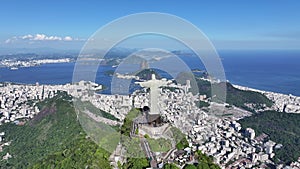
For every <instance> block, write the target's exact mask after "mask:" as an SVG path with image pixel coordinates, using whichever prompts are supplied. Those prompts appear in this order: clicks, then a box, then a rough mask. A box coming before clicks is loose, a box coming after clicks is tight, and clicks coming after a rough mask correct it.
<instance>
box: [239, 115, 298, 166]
mask: <svg viewBox="0 0 300 169" xmlns="http://www.w3.org/2000/svg"><path fill="white" fill-rule="evenodd" d="M299 121H300V114H292V113H283V112H276V111H266V112H262V113H258V114H255V115H253V116H250V117H246V118H244V119H241V120H239V122H240V123H241V124H242V126H243V128H246V127H251V128H253V129H254V130H255V132H256V133H257V135H259V134H261V133H265V134H267V135H268V136H269V137H270V139H271V140H273V141H275V142H276V143H278V144H279V143H280V144H282V145H283V147H282V148H281V149H276V150H275V159H277V160H276V162H280V161H279V160H278V159H280V160H282V162H284V163H288V162H292V161H297V159H298V157H299V156H300V123H299Z"/></svg>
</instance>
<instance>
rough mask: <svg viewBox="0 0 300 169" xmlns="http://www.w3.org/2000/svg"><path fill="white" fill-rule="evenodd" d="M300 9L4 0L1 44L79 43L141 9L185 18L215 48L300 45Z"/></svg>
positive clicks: (271, 4) (280, 4) (231, 1)
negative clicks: (107, 25) (110, 23)
mask: <svg viewBox="0 0 300 169" xmlns="http://www.w3.org/2000/svg"><path fill="white" fill-rule="evenodd" d="M299 9H300V1H298V0H286V1H284V0H278V1H275V0H251V1H241V0H228V1H221V0H220V1H216V0H215V1H214V0H212V1H201V0H193V1H178V0H164V1H162V0H130V1H121V0H119V1H116V0H110V1H103V2H101V1H99V0H87V1H71V0H70V1H63V0H51V1H50V0H49V1H41V0H39V1H37V0H36V1H34V0H26V1H21V0H1V1H0V22H1V23H0V49H5V48H11V49H14V48H42V47H44V48H46V47H47V48H61V49H79V48H81V47H82V46H83V45H84V43H85V41H86V40H87V39H88V38H89V37H90V36H91V35H93V33H95V32H96V31H97V30H98V29H99V28H101V27H102V26H104V25H106V24H107V23H109V22H111V21H113V20H115V19H117V18H119V17H123V16H126V15H130V14H134V13H141V12H162V13H169V14H172V15H176V16H178V17H181V18H183V19H186V20H187V21H189V22H191V23H193V24H194V25H195V26H197V27H198V28H199V29H200V30H202V32H203V33H204V34H205V35H206V36H207V37H208V38H209V39H210V40H211V42H212V43H213V45H214V46H215V47H216V48H217V49H300V11H299ZM132 46H134V44H133V45H132Z"/></svg>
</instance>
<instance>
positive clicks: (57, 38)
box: [5, 33, 85, 43]
mask: <svg viewBox="0 0 300 169" xmlns="http://www.w3.org/2000/svg"><path fill="white" fill-rule="evenodd" d="M18 40H19V41H25V42H26V41H85V40H84V39H79V38H73V37H71V36H65V37H61V36H55V35H51V36H48V35H45V34H39V33H38V34H35V35H31V34H28V35H24V36H19V37H16V36H14V37H12V38H9V39H7V40H6V41H5V43H13V42H15V41H18Z"/></svg>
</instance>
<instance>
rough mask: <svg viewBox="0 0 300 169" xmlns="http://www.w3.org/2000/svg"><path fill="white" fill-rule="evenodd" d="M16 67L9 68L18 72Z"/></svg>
mask: <svg viewBox="0 0 300 169" xmlns="http://www.w3.org/2000/svg"><path fill="white" fill-rule="evenodd" d="M18 69H19V68H18V67H11V68H10V70H18Z"/></svg>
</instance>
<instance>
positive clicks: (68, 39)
mask: <svg viewBox="0 0 300 169" xmlns="http://www.w3.org/2000/svg"><path fill="white" fill-rule="evenodd" d="M72 40H73V38H72V37H71V36H66V37H65V38H64V41H72Z"/></svg>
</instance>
